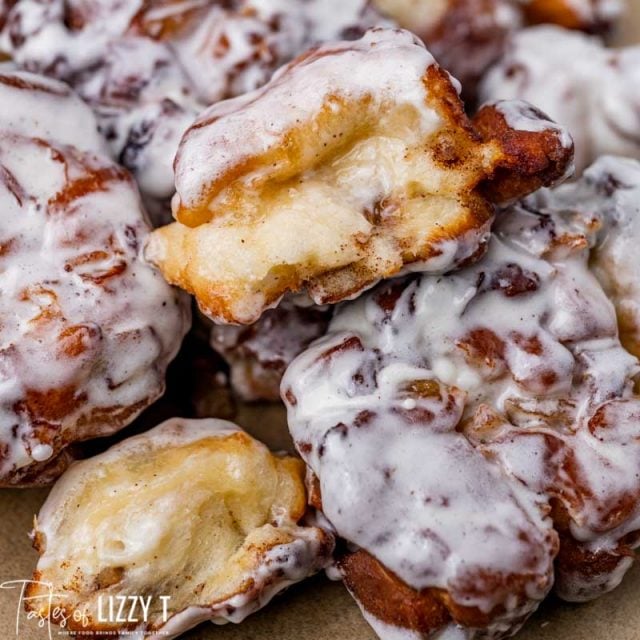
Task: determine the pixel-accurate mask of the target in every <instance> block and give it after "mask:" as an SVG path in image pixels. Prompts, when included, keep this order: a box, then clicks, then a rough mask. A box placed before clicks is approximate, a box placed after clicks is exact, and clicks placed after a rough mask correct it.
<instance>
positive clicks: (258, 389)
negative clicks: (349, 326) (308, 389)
mask: <svg viewBox="0 0 640 640" xmlns="http://www.w3.org/2000/svg"><path fill="white" fill-rule="evenodd" d="M332 312H333V308H332V307H316V306H300V305H297V304H294V303H293V302H290V301H287V302H283V303H282V304H281V305H280V306H279V307H278V308H277V309H269V310H268V311H265V312H264V313H263V314H262V316H261V317H260V319H259V320H258V321H257V322H256V323H254V324H252V325H249V326H247V327H242V326H233V325H214V326H213V327H212V328H211V346H212V347H213V348H214V349H215V350H216V351H217V352H218V353H219V354H220V355H221V356H222V357H223V358H224V359H225V360H226V361H227V363H228V364H229V367H230V369H231V386H232V388H233V390H234V391H235V392H236V394H237V395H238V396H240V398H241V399H242V400H245V401H247V402H254V401H257V400H269V401H277V400H280V381H281V380H282V375H283V374H284V372H285V369H286V368H287V367H288V366H289V364H290V363H291V361H292V360H293V359H294V358H295V357H296V356H297V355H298V354H300V353H302V352H303V351H304V350H305V349H306V348H307V347H308V346H309V344H310V343H311V342H313V340H315V339H316V338H319V337H320V336H322V335H324V333H325V332H326V330H327V326H328V324H329V320H330V318H331V314H332Z"/></svg>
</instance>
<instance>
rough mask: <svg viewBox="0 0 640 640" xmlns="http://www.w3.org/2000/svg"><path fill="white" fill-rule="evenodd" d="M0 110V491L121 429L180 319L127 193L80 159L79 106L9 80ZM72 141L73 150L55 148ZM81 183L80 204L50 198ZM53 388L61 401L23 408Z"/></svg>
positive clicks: (160, 371)
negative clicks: (76, 444) (82, 442)
mask: <svg viewBox="0 0 640 640" xmlns="http://www.w3.org/2000/svg"><path fill="white" fill-rule="evenodd" d="M0 102H1V103H2V105H3V108H2V109H0V133H1V136H0V169H1V173H0V204H1V208H2V211H3V214H4V215H3V221H2V225H0V227H1V228H0V242H1V243H2V246H3V254H2V255H1V256H0V263H1V269H0V274H1V276H0V293H1V295H0V299H1V300H2V310H1V311H0V317H2V327H1V330H0V342H1V354H2V355H1V358H0V363H1V364H0V370H1V373H0V443H1V445H2V447H3V448H4V447H6V450H3V451H2V456H0V477H1V478H2V481H4V482H7V481H11V479H12V476H13V475H14V474H15V473H17V472H20V473H22V472H24V471H28V466H29V465H31V464H34V463H38V462H42V461H44V460H47V459H49V458H51V457H52V456H53V455H54V454H57V453H59V452H60V450H61V449H62V448H63V447H64V446H65V445H66V444H68V443H69V442H72V441H74V440H76V439H84V438H86V437H90V436H92V435H103V434H106V433H110V432H113V431H115V430H117V429H118V428H120V427H122V426H124V425H125V424H128V422H130V421H131V420H133V418H134V417H135V416H136V415H137V414H138V413H139V412H140V411H141V410H142V409H143V408H144V407H145V406H146V405H147V404H149V403H150V402H152V401H153V400H155V399H156V398H157V397H158V396H159V395H160V394H161V393H162V391H163V389H164V372H165V368H166V366H167V364H168V363H169V361H170V360H171V359H172V358H173V357H174V356H175V354H176V352H177V350H178V347H179V345H180V341H181V338H182V336H183V335H184V333H185V332H186V330H187V328H188V326H189V311H188V306H187V301H186V300H185V298H184V297H183V296H182V295H180V294H178V293H177V292H176V291H174V290H172V289H171V288H170V287H169V286H168V285H167V284H166V283H165V282H164V280H163V279H162V277H161V276H160V275H159V274H158V273H157V272H156V271H154V270H153V269H152V268H151V267H149V266H148V265H146V264H144V263H143V262H142V261H141V260H140V258H139V256H138V251H139V248H140V246H141V243H142V242H143V240H144V238H145V236H146V235H147V233H148V231H149V228H148V225H147V223H146V221H145V214H144V212H143V210H142V209H141V205H140V201H139V196H138V193H137V190H136V188H135V185H134V184H133V183H132V181H131V179H130V178H129V177H128V175H127V174H126V173H125V172H124V171H123V170H121V169H119V168H116V167H115V165H113V164H112V163H111V162H110V161H108V160H106V159H105V158H104V157H103V156H101V155H95V153H90V151H94V152H97V153H100V152H101V151H102V141H101V139H100V138H99V136H97V135H96V123H95V120H94V118H93V116H92V114H91V112H90V111H89V110H88V109H87V107H86V106H85V105H83V104H82V103H81V101H80V100H79V99H78V98H77V97H76V96H75V95H73V94H72V93H71V92H70V91H69V90H68V89H67V88H66V87H64V85H61V84H60V83H58V82H54V81H51V80H47V79H43V78H39V77H34V76H32V75H30V74H24V73H18V72H16V73H7V72H4V73H2V74H1V75H0ZM4 105H6V106H7V108H6V109H5V108H4ZM54 121H55V122H54ZM76 143H77V144H78V145H80V147H81V149H83V151H86V152H85V153H83V152H81V151H79V150H77V149H76V147H73V146H68V145H74V144H76ZM92 145H95V146H94V147H93V148H92ZM87 175H89V176H91V177H92V179H93V180H95V181H96V183H97V184H95V186H94V187H93V188H92V187H91V184H89V185H85V186H84V187H81V186H80V184H81V183H77V184H78V186H79V188H80V189H82V191H83V192H84V191H86V194H85V195H82V193H78V194H77V195H76V196H75V197H74V196H72V195H71V194H67V195H66V196H64V193H65V192H64V189H65V188H67V189H68V188H69V186H70V185H71V184H72V182H73V181H74V180H82V179H83V177H85V178H86V176H87ZM97 176H100V177H97ZM56 197H62V198H63V199H62V200H61V202H60V203H58V202H56ZM66 198H68V201H67V199H66ZM96 252H103V255H101V254H100V253H96ZM69 340H71V342H69ZM74 340H77V344H76V343H75V342H74ZM63 349H66V351H64V350H63ZM64 390H66V393H70V394H71V396H70V397H69V398H68V399H67V400H66V401H63V400H61V399H59V398H53V399H49V400H34V397H36V398H39V397H40V396H41V394H50V393H53V392H55V391H57V392H62V391H64ZM34 394H35V396H34ZM29 398H31V399H29ZM39 402H44V403H45V405H44V406H40V405H39V404H38V403H39ZM49 403H51V404H52V405H54V404H56V403H61V404H62V405H64V409H60V408H56V409H53V408H51V407H49V408H48V407H47V405H48V404H49ZM130 409H132V410H133V411H132V413H131V415H124V416H122V417H119V416H118V415H117V413H118V411H120V412H123V413H124V412H126V411H128V410H130ZM49 411H52V412H53V415H50V414H49V413H48V412H49ZM101 411H104V416H102V417H100V416H99V415H98V414H99V412H101ZM94 414H95V415H94Z"/></svg>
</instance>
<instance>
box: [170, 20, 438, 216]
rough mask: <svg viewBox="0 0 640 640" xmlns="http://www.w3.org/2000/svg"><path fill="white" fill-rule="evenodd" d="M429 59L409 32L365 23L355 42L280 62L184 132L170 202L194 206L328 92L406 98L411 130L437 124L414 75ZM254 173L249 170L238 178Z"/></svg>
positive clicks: (313, 110) (314, 109) (312, 111)
mask: <svg viewBox="0 0 640 640" xmlns="http://www.w3.org/2000/svg"><path fill="white" fill-rule="evenodd" d="M337 56H339V63H338V62H337V59H338V58H337ZM432 64H435V61H434V60H433V57H432V56H431V54H429V52H428V51H427V50H426V49H425V48H424V47H423V46H420V44H419V41H417V40H416V38H415V36H412V35H411V34H410V33H409V32H406V31H405V32H399V31H394V30H377V29H372V30H370V31H369V32H367V34H366V35H365V36H364V37H363V38H361V39H360V40H357V41H355V42H337V43H331V44H327V45H325V46H323V47H320V48H319V49H318V50H317V54H316V55H315V56H314V57H313V58H312V60H311V62H310V63H309V64H307V65H304V64H298V65H295V66H287V67H284V68H282V69H280V70H279V71H278V73H276V74H275V75H274V77H273V78H272V80H271V82H270V83H269V85H268V87H266V88H264V89H258V90H257V91H255V92H252V93H248V94H245V95H243V96H240V97H237V98H234V99H232V100H226V101H224V102H219V103H217V104H214V105H213V106H212V107H210V108H209V109H207V110H205V111H204V112H203V113H201V114H200V116H199V117H198V119H197V121H196V122H195V125H194V127H193V128H191V129H189V131H188V132H187V133H186V134H185V137H184V138H183V141H182V144H181V149H180V152H179V154H178V156H177V158H176V165H175V171H176V190H177V198H176V199H174V202H173V208H174V210H175V209H176V208H177V207H178V206H179V204H180V203H182V204H183V205H184V206H187V207H193V206H196V205H197V204H198V202H199V200H200V198H201V197H202V195H203V191H204V190H205V188H206V187H207V185H209V184H210V183H212V182H213V181H215V180H216V179H218V178H220V176H222V175H223V174H224V173H225V171H227V170H228V169H229V167H230V166H233V165H235V164H237V163H238V162H241V161H242V159H243V158H249V157H255V156H258V155H261V154H263V153H266V152H267V151H268V150H270V149H273V148H275V147H277V146H278V145H280V144H282V139H283V136H284V135H286V133H287V132H288V131H290V130H291V128H292V127H294V126H295V124H296V123H297V122H306V121H308V120H310V119H311V118H313V116H314V115H317V114H318V112H319V111H320V110H321V109H322V108H323V106H324V105H325V103H326V99H327V96H330V95H337V96H338V97H348V98H349V99H357V98H358V97H360V96H366V95H371V96H374V97H375V99H376V100H380V101H381V102H384V101H385V100H390V99H393V101H394V102H395V103H397V104H402V103H407V104H411V105H412V106H414V107H415V108H416V109H418V111H419V113H420V116H421V120H420V122H419V128H420V131H418V132H416V135H420V134H422V135H425V134H427V133H428V132H430V131H434V130H436V129H437V127H438V126H439V124H440V119H439V116H438V115H437V114H436V112H435V111H434V110H433V109H431V108H430V107H428V106H427V105H426V104H425V99H426V89H425V86H424V84H423V83H422V81H421V79H422V77H423V75H424V72H425V70H426V69H427V68H428V67H429V66H430V65H432ZM311 67H313V68H311ZM309 78H312V86H310V85H309ZM291 95H295V97H296V99H295V100H291ZM230 142H231V143H232V144H230ZM196 167H197V168H198V170H197V171H196V170H194V168H196ZM253 178H255V175H253V174H251V173H250V174H249V175H247V176H245V177H243V180H245V181H246V182H248V183H250V182H251V180H252V179H253Z"/></svg>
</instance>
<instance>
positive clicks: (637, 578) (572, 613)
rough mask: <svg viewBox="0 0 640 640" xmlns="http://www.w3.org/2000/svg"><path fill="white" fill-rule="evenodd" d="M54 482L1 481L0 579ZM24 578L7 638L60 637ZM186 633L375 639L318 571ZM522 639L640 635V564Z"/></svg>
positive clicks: (272, 430)
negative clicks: (32, 601)
mask: <svg viewBox="0 0 640 640" xmlns="http://www.w3.org/2000/svg"><path fill="white" fill-rule="evenodd" d="M627 3H628V7H629V8H628V12H627V18H626V19H625V20H624V21H623V24H622V27H621V30H620V37H619V40H620V42H621V43H631V42H640V0H627ZM171 415H184V413H183V412H181V411H180V405H179V403H175V402H172V400H168V401H166V400H165V401H164V402H163V401H160V403H159V404H158V406H156V407H154V408H152V409H151V410H150V411H148V412H147V413H146V415H145V416H143V418H142V420H141V421H139V424H138V425H137V426H136V425H132V426H131V427H129V428H128V429H125V430H124V433H122V434H121V437H124V436H125V435H129V434H131V433H132V432H135V431H137V430H141V429H143V428H145V427H148V426H151V425H153V424H157V423H158V422H159V421H160V420H162V419H164V418H167V417H170V416H171ZM234 419H235V420H236V421H237V422H238V423H239V424H241V425H242V426H243V427H245V428H246V429H247V431H249V432H250V433H252V434H253V435H255V436H256V437H258V438H260V439H261V440H263V441H264V442H266V444H268V445H269V446H270V447H271V448H272V449H275V450H282V449H291V442H290V439H289V436H288V433H287V429H286V423H285V416H284V411H283V409H282V408H281V407H278V406H273V405H259V406H252V407H246V406H245V407H238V409H237V413H236V415H235V417H234ZM47 492H48V490H47V489H29V490H25V489H5V490H2V489H0V587H3V586H6V584H5V583H6V582H9V581H19V580H27V579H29V578H30V577H31V575H32V572H33V569H34V567H35V564H36V561H37V554H36V552H35V551H34V550H33V549H32V548H31V543H30V541H29V539H28V537H27V534H28V532H29V531H30V529H31V526H32V523H33V517H34V514H36V513H37V512H38V510H39V508H40V505H41V504H42V502H43V501H44V499H45V498H46V495H47ZM19 597H20V585H14V586H13V588H0V640H11V639H12V638H18V639H19V640H57V639H59V638H64V637H65V635H64V634H63V635H60V631H59V630H58V628H57V627H55V626H53V627H51V628H48V627H47V626H44V627H42V628H40V627H39V626H38V624H37V622H36V621H35V620H29V619H27V616H26V614H25V613H24V611H23V610H22V609H21V608H20V607H19ZM183 637H184V638H185V640H376V635H375V634H374V633H373V632H372V631H371V629H370V628H369V626H368V625H367V623H366V622H365V621H364V619H363V618H362V616H361V615H360V611H359V610H358V607H357V606H356V605H355V603H354V602H353V600H352V599H351V597H350V596H349V595H348V594H347V592H346V591H345V589H344V588H343V587H342V585H341V584H340V583H333V582H330V581H328V580H327V579H326V578H325V577H324V576H316V577H315V578H313V579H311V580H308V581H306V582H304V583H302V584H299V585H295V586H293V587H291V588H290V589H289V590H288V591H287V592H285V593H284V594H283V595H280V596H278V597H277V598H276V599H275V600H274V601H273V602H271V604H270V605H269V606H267V607H265V608H264V609H263V610H262V611H259V612H258V613H256V614H254V615H252V616H250V617H249V618H247V619H246V620H245V621H244V622H243V623H242V624H240V625H232V624H229V625H225V626H214V625H211V624H204V625H201V626H200V627H198V628H196V629H194V630H192V631H191V632H189V633H187V634H185V635H184V636H183ZM517 638H518V639H519V640H640V565H636V566H635V567H634V568H633V569H632V570H631V571H629V573H628V574H627V576H626V577H625V579H624V581H623V583H622V585H621V586H620V587H619V588H618V589H617V590H615V591H614V592H612V593H610V594H608V595H606V596H604V597H602V598H600V599H599V600H596V601H594V602H591V603H588V604H582V605H570V604H566V603H563V602H560V601H558V600H556V599H554V598H551V599H549V600H548V601H547V602H545V603H544V604H543V605H542V607H541V608H540V610H539V611H538V612H537V613H536V614H535V615H534V616H533V617H532V618H531V619H530V620H529V622H528V623H527V625H526V626H525V628H524V629H523V630H522V631H521V632H520V633H519V634H518V635H517Z"/></svg>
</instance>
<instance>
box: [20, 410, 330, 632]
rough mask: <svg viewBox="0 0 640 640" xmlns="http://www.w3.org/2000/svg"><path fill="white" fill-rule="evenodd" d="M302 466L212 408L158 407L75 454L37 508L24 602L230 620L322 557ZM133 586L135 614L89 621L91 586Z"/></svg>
mask: <svg viewBox="0 0 640 640" xmlns="http://www.w3.org/2000/svg"><path fill="white" fill-rule="evenodd" d="M303 473H304V465H303V464H302V462H301V461H300V460H298V459H296V458H293V457H287V456H275V455H273V454H271V453H270V452H269V450H268V449H267V448H266V447H265V446H264V445H263V444H261V443H259V442H258V441H256V440H254V439H253V438H251V437H250V436H249V435H248V434H246V433H245V432H244V431H242V430H241V429H239V428H238V427H236V426H235V425H233V424H232V423H229V422H225V421H222V420H213V419H209V420H183V419H177V418H176V419H172V420H168V421H167V422H164V423H162V424H161V425H159V426H158V427H156V428H154V429H152V430H151V431H149V432H147V433H144V434H142V435H139V436H136V437H134V438H129V439H128V440H125V441H123V442H121V443H119V444H118V445H116V446H114V447H112V448H111V449H109V450H108V451H107V452H105V453H103V454H101V455H98V456H95V457H94V458H90V459H88V460H85V461H83V462H79V463H76V464H74V465H73V466H72V467H71V468H70V469H69V470H68V471H67V472H66V473H65V474H64V475H63V476H62V478H60V480H59V481H58V483H57V484H56V485H55V487H54V488H53V490H52V492H51V494H50V495H49V497H48V498H47V501H46V502H45V504H44V505H43V507H42V509H41V511H40V514H39V515H38V517H37V519H36V521H35V529H34V532H33V541H34V546H35V547H36V549H37V550H38V552H39V553H40V560H39V562H38V566H37V569H36V571H35V574H34V578H33V580H34V582H32V583H31V584H30V586H29V589H28V593H27V594H26V597H27V598H28V600H27V602H28V605H27V606H28V608H29V611H32V612H37V613H38V614H39V615H40V616H43V617H47V618H49V619H51V620H52V621H53V622H57V623H61V621H63V620H65V619H66V620H67V624H66V628H67V629H69V630H71V631H76V632H79V633H81V634H82V635H88V634H90V633H91V632H103V633H105V632H110V633H111V634H112V635H113V634H114V632H115V633H118V632H120V633H124V632H125V631H132V630H133V629H135V630H136V631H138V632H140V633H142V632H145V635H146V637H152V638H167V637H169V638H172V637H175V636H177V635H179V634H180V633H182V632H184V631H186V630H187V629H189V628H191V627H193V626H195V625H197V624H199V623H201V622H203V621H206V620H211V621H214V622H216V623H223V622H240V621H241V620H243V619H244V618H245V617H246V616H247V615H249V614H250V613H252V612H254V611H256V610H257V609H259V608H261V607H262V606H264V605H265V604H267V603H268V602H269V600H270V599H271V598H272V597H273V596H274V595H275V594H277V593H278V592H279V591H281V590H282V589H284V588H286V587H287V586H288V585H290V584H292V583H294V582H297V581H299V580H302V579H304V578H306V577H308V576H309V575H311V574H313V573H315V572H316V571H318V570H320V569H321V568H322V567H323V566H325V565H326V564H327V562H328V560H329V558H330V556H331V553H332V551H333V539H332V537H331V535H330V534H327V533H326V532H324V531H323V530H322V529H319V528H317V527H313V526H304V525H302V524H298V522H299V521H300V520H301V519H302V517H303V515H304V513H305V510H306V498H305V490H304V482H303ZM47 585H50V587H48V586H47ZM50 592H52V593H53V594H54V595H53V596H52V597H51V599H50V598H49V593H50ZM133 594H135V595H136V596H138V597H140V596H142V597H144V598H145V599H146V598H149V611H148V614H147V616H146V620H145V622H144V623H142V624H140V625H136V624H135V623H133V624H132V623H126V622H125V623H118V622H117V621H116V620H114V619H111V621H109V622H104V621H101V620H100V599H101V598H102V599H103V600H106V599H107V598H108V596H112V597H115V596H127V595H133ZM161 594H163V595H165V596H166V595H168V596H170V597H169V599H168V600H167V601H166V603H165V605H163V602H162V600H161V599H160V598H159V597H158V596H159V595H161ZM96 635H99V633H97V634H96ZM123 637H124V635H123Z"/></svg>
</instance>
